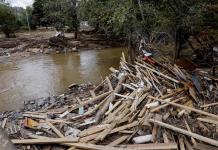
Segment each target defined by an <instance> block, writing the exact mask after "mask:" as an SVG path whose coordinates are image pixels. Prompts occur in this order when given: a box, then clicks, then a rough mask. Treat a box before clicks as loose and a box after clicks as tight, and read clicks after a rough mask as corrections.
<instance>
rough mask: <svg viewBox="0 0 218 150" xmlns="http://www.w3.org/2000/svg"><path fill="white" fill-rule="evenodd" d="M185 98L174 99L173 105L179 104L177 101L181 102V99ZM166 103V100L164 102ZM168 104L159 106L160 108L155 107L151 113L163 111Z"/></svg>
mask: <svg viewBox="0 0 218 150" xmlns="http://www.w3.org/2000/svg"><path fill="white" fill-rule="evenodd" d="M185 98H186V97H180V98H178V99H175V100H173V101H172V102H173V103H176V102H179V101H181V100H183V99H185ZM165 101H166V100H165ZM169 105H170V104H163V105H160V106H158V107H156V108H153V109H151V112H156V111H159V110H160V109H163V108H165V107H167V106H169Z"/></svg>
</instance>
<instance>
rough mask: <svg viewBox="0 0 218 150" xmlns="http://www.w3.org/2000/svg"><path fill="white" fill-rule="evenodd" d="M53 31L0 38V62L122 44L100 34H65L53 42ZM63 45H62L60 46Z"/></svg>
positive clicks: (40, 31) (23, 33)
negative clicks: (62, 37)
mask: <svg viewBox="0 0 218 150" xmlns="http://www.w3.org/2000/svg"><path fill="white" fill-rule="evenodd" d="M55 33H56V32H55V31H54V30H36V31H32V32H22V33H17V37H16V38H3V37H1V38H0V62H4V61H6V60H14V59H15V60H16V59H19V58H22V57H28V56H30V55H34V54H51V53H63V52H75V51H80V50H84V49H87V50H91V49H103V48H107V47H111V46H120V45H121V44H120V43H122V42H120V41H113V40H108V39H107V38H106V36H105V35H102V34H96V33H95V34H85V33H84V32H83V33H82V32H81V33H80V34H79V38H78V39H76V40H75V39H74V34H73V33H66V34H65V38H64V39H62V41H60V40H57V39H55V40H53V43H52V44H51V42H50V41H51V37H54V35H55ZM61 43H64V44H61Z"/></svg>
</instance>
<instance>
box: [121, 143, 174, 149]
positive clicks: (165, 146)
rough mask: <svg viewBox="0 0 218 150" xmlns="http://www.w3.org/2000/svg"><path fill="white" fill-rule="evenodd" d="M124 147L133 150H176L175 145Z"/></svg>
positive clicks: (158, 144) (133, 145)
mask: <svg viewBox="0 0 218 150" xmlns="http://www.w3.org/2000/svg"><path fill="white" fill-rule="evenodd" d="M124 147H126V148H130V149H132V150H133V149H134V150H169V149H170V150H172V149H178V147H177V143H154V144H153V143H152V144H131V145H125V146H124Z"/></svg>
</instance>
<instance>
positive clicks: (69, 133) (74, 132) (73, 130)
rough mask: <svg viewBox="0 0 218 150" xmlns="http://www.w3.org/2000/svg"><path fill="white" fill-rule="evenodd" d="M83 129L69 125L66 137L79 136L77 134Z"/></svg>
mask: <svg viewBox="0 0 218 150" xmlns="http://www.w3.org/2000/svg"><path fill="white" fill-rule="evenodd" d="M80 132H81V131H80V130H79V129H76V128H71V127H67V130H66V132H65V136H66V137H72V138H73V137H77V135H78V134H79V133H80Z"/></svg>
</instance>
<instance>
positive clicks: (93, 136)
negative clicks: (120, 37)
mask: <svg viewBox="0 0 218 150" xmlns="http://www.w3.org/2000/svg"><path fill="white" fill-rule="evenodd" d="M110 70H111V71H112V74H111V75H110V76H108V77H106V78H105V80H104V81H103V82H102V83H101V84H99V85H98V86H96V87H94V88H89V89H88V90H84V91H82V92H77V94H72V93H73V91H74V90H76V89H77V87H76V86H77V85H71V86H70V87H69V88H70V90H69V92H68V93H67V94H65V95H62V96H61V97H59V99H58V100H53V102H52V99H50V100H49V102H45V103H46V107H44V105H45V103H44V104H42V107H41V109H40V107H38V106H37V108H36V109H35V110H34V111H31V110H30V109H26V110H24V111H22V112H20V113H19V115H18V116H19V117H17V118H16V119H14V120H13V121H15V120H16V121H15V123H14V126H16V127H17V129H16V131H17V132H12V133H10V132H9V134H10V137H11V139H12V142H13V143H14V144H16V146H17V148H18V149H33V150H41V149H42V150H45V149H46V150H47V149H49V150H50V149H53V147H57V146H60V147H59V148H60V149H69V150H73V149H92V150H102V149H105V150H121V149H122V150H130V149H134V150H156V149H158V150H160V149H162V150H164V149H166V150H169V149H171V150H172V149H181V150H185V149H188V150H193V149H197V150H202V149H217V148H218V115H217V114H218V101H217V100H218V80H217V79H216V78H214V77H210V76H209V74H207V73H206V72H204V71H198V72H192V73H190V72H187V71H185V70H183V69H181V68H179V67H178V66H176V65H171V64H170V63H164V62H161V63H160V62H157V61H153V62H152V63H146V62H144V61H143V60H142V59H140V58H138V59H137V60H136V61H135V63H134V64H130V63H128V62H127V61H126V60H125V56H124V54H123V56H122V58H121V62H120V69H119V70H116V69H114V68H110ZM56 99H57V98H56ZM4 116H5V118H4V119H3V122H2V127H3V128H5V130H6V131H7V130H8V129H9V126H8V125H9V124H10V121H7V118H8V117H9V116H10V115H8V116H7V115H4ZM1 118H2V117H1ZM16 127H15V128H16ZM62 146H63V147H62Z"/></svg>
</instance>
